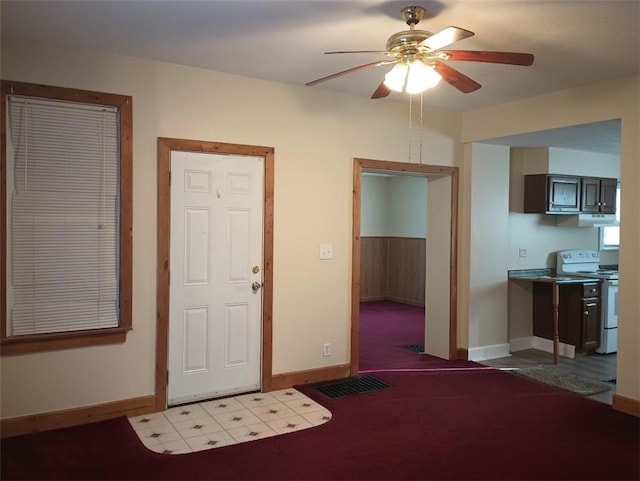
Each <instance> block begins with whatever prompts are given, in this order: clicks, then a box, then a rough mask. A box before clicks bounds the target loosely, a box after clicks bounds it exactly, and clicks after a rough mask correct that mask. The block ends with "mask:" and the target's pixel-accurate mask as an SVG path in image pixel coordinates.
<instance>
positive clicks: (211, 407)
mask: <svg viewBox="0 0 640 481" xmlns="http://www.w3.org/2000/svg"><path fill="white" fill-rule="evenodd" d="M200 406H201V407H202V408H203V409H204V410H205V411H207V412H208V413H209V414H210V415H211V416H215V415H216V414H223V413H228V412H233V411H239V410H241V409H247V407H246V406H245V405H244V404H242V403H240V402H238V401H237V400H236V399H235V398H223V399H214V400H213V401H205V402H202V403H200Z"/></svg>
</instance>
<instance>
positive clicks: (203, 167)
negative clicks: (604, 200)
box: [167, 151, 264, 405]
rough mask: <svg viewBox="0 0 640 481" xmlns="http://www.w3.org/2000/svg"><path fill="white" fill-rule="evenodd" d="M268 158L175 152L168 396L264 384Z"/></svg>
mask: <svg viewBox="0 0 640 481" xmlns="http://www.w3.org/2000/svg"><path fill="white" fill-rule="evenodd" d="M263 177H264V159H263V158H262V157H249V156H240V155H223V154H208V153H196V152H180V151H172V152H171V249H170V256H171V257H170V258H171V262H170V299H169V304H170V318H169V360H168V364H169V383H168V386H167V389H168V404H169V405H175V404H180V403H185V402H190V401H197V400H201V399H208V398H213V397H220V396H224V395H228V394H235V393H241V392H249V391H254V390H257V389H260V381H261V380H260V373H261V352H262V329H261V328H262V290H261V286H262V257H263V245H262V239H263V198H264V196H263V189H264V182H263Z"/></svg>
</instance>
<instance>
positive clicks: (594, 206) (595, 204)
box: [580, 177, 600, 212]
mask: <svg viewBox="0 0 640 481" xmlns="http://www.w3.org/2000/svg"><path fill="white" fill-rule="evenodd" d="M581 184H582V185H581V196H580V197H581V201H580V211H581V212H600V179H597V178H594V177H583V178H582V181H581Z"/></svg>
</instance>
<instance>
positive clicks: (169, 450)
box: [151, 439, 193, 454]
mask: <svg viewBox="0 0 640 481" xmlns="http://www.w3.org/2000/svg"><path fill="white" fill-rule="evenodd" d="M151 450H152V451H155V452H156V453H160V454H186V453H192V452H193V450H192V449H191V447H190V446H189V445H188V444H187V443H186V441H185V440H184V439H179V440H177V441H169V442H165V443H160V444H157V445H155V446H153V447H152V448H151Z"/></svg>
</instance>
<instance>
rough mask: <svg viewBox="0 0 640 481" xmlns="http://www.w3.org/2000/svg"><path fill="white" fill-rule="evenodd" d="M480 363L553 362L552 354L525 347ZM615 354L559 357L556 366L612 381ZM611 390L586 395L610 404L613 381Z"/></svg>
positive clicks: (506, 365) (498, 365)
mask: <svg viewBox="0 0 640 481" xmlns="http://www.w3.org/2000/svg"><path fill="white" fill-rule="evenodd" d="M481 364H484V365H486V366H491V367H496V368H510V369H513V368H518V367H528V366H538V365H540V364H553V354H551V353H548V352H543V351H539V350H537V349H526V350H524V351H517V352H512V353H511V356H509V357H502V358H499V359H490V360H487V361H482V362H481ZM616 365H617V355H616V353H612V354H592V355H589V356H580V357H576V358H575V359H570V358H567V357H560V363H559V364H558V368H559V369H560V370H562V371H565V372H567V373H571V374H578V375H580V376H583V377H586V378H589V379H594V380H596V381H607V382H609V381H612V380H613V379H615V378H616ZM610 385H611V390H610V391H607V392H603V393H600V394H594V395H593V396H587V397H588V398H589V399H594V400H596V401H600V402H603V403H606V404H611V402H612V399H613V394H614V393H615V392H616V385H615V383H611V384H610Z"/></svg>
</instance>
